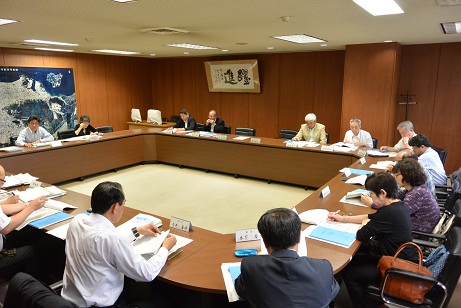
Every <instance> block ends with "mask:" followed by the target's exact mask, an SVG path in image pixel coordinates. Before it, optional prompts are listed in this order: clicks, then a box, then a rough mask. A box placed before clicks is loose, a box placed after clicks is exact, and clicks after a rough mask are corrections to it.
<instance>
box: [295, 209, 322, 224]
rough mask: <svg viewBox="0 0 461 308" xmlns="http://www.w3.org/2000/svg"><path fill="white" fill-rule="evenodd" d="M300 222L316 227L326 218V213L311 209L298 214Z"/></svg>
mask: <svg viewBox="0 0 461 308" xmlns="http://www.w3.org/2000/svg"><path fill="white" fill-rule="evenodd" d="M299 218H300V219H301V221H302V222H304V223H306V224H311V225H318V224H319V223H321V222H322V221H324V220H326V219H327V218H328V211H327V210H325V209H313V210H308V211H304V212H302V213H300V214H299Z"/></svg>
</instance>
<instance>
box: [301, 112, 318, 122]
mask: <svg viewBox="0 0 461 308" xmlns="http://www.w3.org/2000/svg"><path fill="white" fill-rule="evenodd" d="M304 121H306V122H307V121H314V122H316V121H317V117H316V116H315V114H313V113H308V114H307V115H306V117H305V118H304Z"/></svg>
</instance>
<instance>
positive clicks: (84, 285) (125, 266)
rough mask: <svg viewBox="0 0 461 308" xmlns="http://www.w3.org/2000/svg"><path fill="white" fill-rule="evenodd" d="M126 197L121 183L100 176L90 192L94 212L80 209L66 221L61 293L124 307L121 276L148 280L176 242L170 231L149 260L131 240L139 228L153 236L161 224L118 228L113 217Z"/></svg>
mask: <svg viewBox="0 0 461 308" xmlns="http://www.w3.org/2000/svg"><path fill="white" fill-rule="evenodd" d="M125 201H126V200H125V196H124V193H123V190H122V186H121V185H120V184H119V183H115V182H102V183H100V184H98V185H97V186H96V187H95V189H94V190H93V192H92V194H91V209H92V213H91V214H90V215H86V214H79V215H77V216H75V217H74V219H72V221H71V223H70V226H69V230H68V231H67V238H66V268H65V270H64V279H63V289H62V297H64V298H65V299H67V300H69V301H71V302H73V303H74V304H76V305H78V306H79V307H90V306H111V305H114V306H115V307H123V306H124V305H125V301H126V298H125V292H123V291H124V277H123V276H124V275H125V276H127V277H129V278H131V279H133V280H136V281H145V282H147V281H152V280H153V279H154V278H155V277H156V276H157V275H158V273H159V272H160V270H161V269H162V267H163V265H165V262H166V259H167V257H168V251H169V250H170V249H171V248H172V247H173V246H174V244H175V243H176V238H175V237H174V236H173V235H172V236H170V237H168V238H167V239H165V241H164V242H163V244H162V247H161V248H160V250H159V251H158V252H157V254H155V255H154V256H153V257H151V258H150V259H149V260H145V259H144V258H143V257H142V256H141V255H140V254H139V253H137V252H135V250H134V247H133V245H132V244H131V241H130V240H134V239H135V236H136V235H138V234H143V235H151V236H156V235H157V233H159V230H158V228H157V227H156V226H155V225H154V224H147V225H145V226H143V227H139V228H137V229H136V228H133V230H132V231H133V233H131V232H130V234H126V235H122V234H120V233H119V231H117V230H116V229H115V226H114V223H116V222H117V221H119V220H120V217H121V216H122V213H123V209H124V206H125ZM122 292H123V293H122Z"/></svg>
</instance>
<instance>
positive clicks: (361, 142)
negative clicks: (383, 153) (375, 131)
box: [344, 119, 373, 148]
mask: <svg viewBox="0 0 461 308" xmlns="http://www.w3.org/2000/svg"><path fill="white" fill-rule="evenodd" d="M349 124H350V127H351V129H350V130H348V131H347V132H346V135H344V143H350V144H353V145H355V146H357V147H368V148H372V147H373V139H372V138H371V135H370V133H369V132H367V131H366V130H363V129H361V128H362V121H360V119H351V120H350V121H349Z"/></svg>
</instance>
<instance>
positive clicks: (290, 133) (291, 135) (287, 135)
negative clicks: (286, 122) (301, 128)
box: [279, 129, 298, 139]
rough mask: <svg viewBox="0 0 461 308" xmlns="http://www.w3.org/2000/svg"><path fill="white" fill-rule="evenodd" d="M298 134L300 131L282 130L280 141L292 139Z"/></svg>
mask: <svg viewBox="0 0 461 308" xmlns="http://www.w3.org/2000/svg"><path fill="white" fill-rule="evenodd" d="M297 134H298V131H296V130H292V129H281V130H280V135H279V138H280V139H292V138H294V137H295V136H296V135H297Z"/></svg>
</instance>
